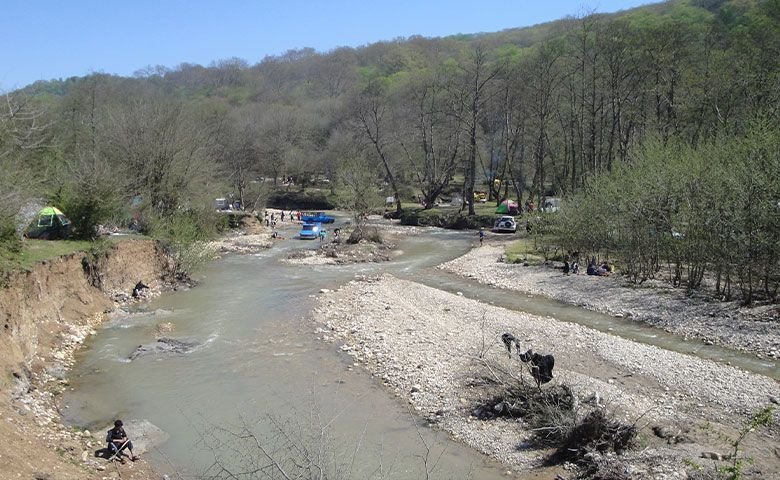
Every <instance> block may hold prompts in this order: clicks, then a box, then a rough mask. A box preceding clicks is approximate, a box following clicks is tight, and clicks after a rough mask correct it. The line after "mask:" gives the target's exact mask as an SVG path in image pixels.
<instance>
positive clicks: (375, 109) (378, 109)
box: [354, 79, 401, 214]
mask: <svg viewBox="0 0 780 480" xmlns="http://www.w3.org/2000/svg"><path fill="white" fill-rule="evenodd" d="M389 117H390V106H389V104H388V100H387V98H386V97H385V95H384V92H383V87H382V85H381V82H380V81H379V79H372V80H370V81H369V84H368V85H367V87H366V88H365V89H364V90H363V92H362V93H361V94H360V95H359V96H358V98H357V101H356V103H355V106H354V118H355V122H356V126H357V128H358V129H359V130H361V131H362V132H363V133H364V134H365V135H366V138H368V140H369V141H370V142H371V145H372V146H373V149H374V151H375V152H376V154H377V157H378V158H379V160H380V161H381V162H382V166H383V167H384V171H385V176H386V178H387V181H388V182H389V183H390V188H392V190H393V197H394V199H395V208H396V214H400V213H401V196H400V195H399V192H398V185H397V182H396V178H395V175H394V174H393V168H392V166H391V159H390V155H389V152H390V143H391V139H390V135H389V132H388V130H389V126H388V123H389V121H390V118H389Z"/></svg>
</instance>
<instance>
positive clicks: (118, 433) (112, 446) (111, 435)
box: [106, 420, 138, 463]
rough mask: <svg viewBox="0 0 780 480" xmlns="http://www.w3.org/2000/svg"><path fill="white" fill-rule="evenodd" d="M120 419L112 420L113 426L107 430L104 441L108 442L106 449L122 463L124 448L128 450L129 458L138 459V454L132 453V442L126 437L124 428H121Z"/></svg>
mask: <svg viewBox="0 0 780 480" xmlns="http://www.w3.org/2000/svg"><path fill="white" fill-rule="evenodd" d="M122 425H123V424H122V420H117V421H115V422H114V428H112V429H111V430H109V431H108V433H107V434H106V442H107V443H108V449H109V451H111V452H112V453H114V454H115V455H116V456H117V457H118V458H119V461H120V462H122V463H124V459H122V455H125V456H127V454H126V453H124V451H125V450H128V451H130V455H129V457H130V460H132V461H134V462H135V461H136V460H138V456H137V455H134V454H133V442H131V441H130V439H129V438H127V433H125V429H124V428H122Z"/></svg>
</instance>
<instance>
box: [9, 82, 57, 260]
mask: <svg viewBox="0 0 780 480" xmlns="http://www.w3.org/2000/svg"><path fill="white" fill-rule="evenodd" d="M50 126H51V124H50V123H49V122H48V121H46V120H45V112H44V110H43V109H42V108H41V107H40V106H38V105H36V104H35V103H34V102H33V99H31V98H30V97H27V96H25V95H22V94H19V93H15V94H11V93H6V94H5V95H4V96H3V98H2V107H0V244H2V245H3V246H5V247H11V248H12V249H17V248H18V247H19V239H18V237H17V235H16V222H15V219H16V215H17V213H18V212H19V209H20V207H21V205H22V204H23V203H24V201H26V200H27V199H28V198H29V197H30V196H31V195H32V193H33V192H36V191H39V190H40V188H41V187H42V180H41V176H40V175H39V174H38V175H36V173H39V172H33V171H31V170H30V169H29V168H28V167H29V165H30V164H31V162H30V161H29V160H30V159H31V158H32V156H33V155H36V154H38V153H40V152H41V151H42V150H44V149H45V148H46V147H47V142H48V141H49V140H50V137H49V133H48V130H49V128H50ZM0 253H2V252H0Z"/></svg>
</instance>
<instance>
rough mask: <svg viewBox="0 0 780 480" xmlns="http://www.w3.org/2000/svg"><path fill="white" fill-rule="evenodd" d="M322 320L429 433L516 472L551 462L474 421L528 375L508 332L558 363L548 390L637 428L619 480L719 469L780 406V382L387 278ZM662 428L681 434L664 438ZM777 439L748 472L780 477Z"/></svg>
mask: <svg viewBox="0 0 780 480" xmlns="http://www.w3.org/2000/svg"><path fill="white" fill-rule="evenodd" d="M317 318H318V319H319V320H321V321H322V322H324V324H325V326H326V328H324V329H322V330H321V331H320V333H321V336H322V338H323V339H325V340H330V341H338V342H343V344H344V345H343V346H342V350H344V351H345V352H347V353H348V354H349V355H352V356H353V357H354V358H355V360H356V361H357V362H360V363H362V364H363V365H365V367H366V368H367V369H368V370H369V371H370V372H371V373H372V374H374V375H375V376H376V377H377V378H378V379H379V380H381V381H382V383H383V384H384V385H385V386H386V387H387V388H388V389H389V390H390V391H391V392H394V393H395V394H396V395H397V396H399V397H402V398H403V399H405V400H406V401H408V402H409V403H410V404H411V405H412V406H413V408H414V409H415V410H416V411H417V412H418V413H419V414H420V415H421V416H423V417H425V418H427V419H428V420H429V422H430V423H431V424H435V425H438V427H440V428H443V429H444V430H446V431H448V432H450V433H451V434H452V435H453V436H454V437H456V438H459V439H461V440H462V441H464V442H465V443H467V444H469V445H472V446H473V447H475V448H477V449H479V450H481V451H483V452H485V453H487V454H488V455H491V456H493V457H494V458H497V459H499V460H501V461H502V462H504V463H506V464H507V465H509V466H511V467H512V470H513V471H518V470H519V471H521V472H528V471H530V470H534V469H537V468H539V466H540V465H541V464H542V463H543V458H544V456H545V455H546V454H548V453H549V452H547V451H544V450H540V449H536V448H533V447H532V446H531V444H530V443H529V439H530V438H531V435H532V432H531V431H530V429H529V427H528V426H527V425H526V424H525V423H524V421H523V420H522V419H521V418H511V417H502V418H495V419H491V420H480V419H478V418H477V417H478V415H477V414H475V411H478V410H479V409H480V408H485V407H487V408H492V407H493V405H492V404H491V403H490V402H491V401H492V400H491V399H492V395H494V393H495V388H494V384H495V381H494V379H495V373H496V372H501V371H504V372H514V374H516V375H517V374H519V372H520V370H521V367H520V365H519V364H518V363H517V361H516V360H515V359H512V360H510V359H508V358H507V355H506V350H505V349H504V346H503V345H502V344H501V341H500V336H501V334H502V333H504V332H511V333H513V334H514V335H515V336H516V337H517V338H518V339H519V340H520V342H521V343H522V344H523V345H527V346H528V348H533V349H534V350H535V351H539V352H542V353H551V354H554V355H555V358H556V367H555V377H556V378H555V379H554V380H553V383H552V384H549V385H548V386H546V387H545V388H549V387H550V386H551V385H555V384H566V385H568V386H570V387H571V388H572V390H573V392H574V394H575V395H576V396H577V397H578V399H579V401H580V402H581V405H582V406H583V408H585V409H593V408H599V409H605V410H607V411H609V412H612V413H614V414H615V415H616V416H617V417H618V418H622V419H624V420H625V421H626V422H628V423H636V425H637V426H638V427H640V442H641V444H642V446H643V447H644V448H643V449H639V450H636V451H634V452H632V453H629V454H627V455H626V456H624V457H621V458H620V460H619V461H620V462H622V463H621V464H620V467H619V468H621V469H622V470H621V472H623V473H626V474H627V475H628V476H627V477H616V478H637V479H641V478H654V479H657V478H686V477H687V474H686V468H689V467H690V465H689V464H686V461H689V462H695V463H700V464H705V463H706V464H708V465H710V464H713V463H714V462H713V460H711V459H703V458H702V456H703V455H727V454H728V453H729V451H730V450H731V448H732V447H730V443H729V439H730V438H735V435H736V433H737V432H738V430H739V429H741V428H743V427H744V425H745V424H746V422H748V418H749V416H750V415H751V413H752V412H754V411H756V409H758V408H760V407H762V406H766V405H769V404H771V402H773V401H775V402H776V401H777V397H776V396H777V395H778V383H777V382H776V381H774V380H772V379H769V378H766V377H763V376H760V375H755V374H751V373H747V372H744V371H742V370H740V369H738V368H734V367H730V366H726V365H721V364H718V363H715V362H711V361H708V360H702V359H699V358H696V357H692V356H689V355H683V354H679V353H675V352H671V351H666V350H663V349H660V348H657V347H653V346H648V345H643V344H639V343H636V342H632V341H630V340H626V339H623V338H620V337H616V336H612V335H609V334H605V333H601V332H598V331H595V330H592V329H589V328H587V327H583V326H579V325H572V324H569V323H564V322H560V321H556V320H554V319H552V318H544V317H539V316H534V315H529V314H523V313H518V312H513V311H510V310H506V309H503V308H498V307H493V306H490V305H486V304H484V303H481V302H478V301H475V300H470V299H466V298H464V297H462V296H458V295H454V294H450V293H447V292H443V291H440V290H437V289H433V288H429V287H426V286H423V285H420V284H417V283H413V282H409V281H404V280H399V279H397V278H394V277H392V276H389V275H384V276H381V277H377V278H366V279H362V280H356V281H353V282H351V283H349V284H348V285H346V286H344V287H342V288H340V289H339V290H337V291H334V292H325V293H324V294H323V295H322V296H321V297H320V299H319V306H318V308H317ZM488 365H492V367H491V368H488ZM504 378H505V380H507V381H511V380H509V379H507V378H506V377H504ZM776 417H777V415H776ZM653 427H656V428H659V429H662V430H661V431H664V432H673V434H672V435H671V436H670V437H669V438H666V439H661V438H658V437H656V436H655V435H654V433H653ZM777 434H778V431H777V429H776V428H775V429H774V430H772V431H770V432H766V431H762V432H756V433H755V434H753V435H751V436H749V437H748V439H747V440H746V442H745V446H746V451H745V453H744V455H746V456H749V457H752V458H754V459H756V462H755V463H754V464H753V465H751V466H749V467H747V470H748V472H747V473H748V476H749V477H750V478H762V479H763V478H780V449H779V448H778V447H779V446H780V445H779V444H778V441H777ZM773 435H774V436H773ZM667 442H672V443H674V444H668V443H667ZM605 461H611V460H609V459H606V460H605ZM720 465H721V466H723V465H725V463H723V461H721V462H720ZM560 473H561V474H562V475H563V478H572V476H571V475H573V474H570V473H567V472H563V471H562V472H560ZM551 478H552V477H551ZM610 478H611V477H610Z"/></svg>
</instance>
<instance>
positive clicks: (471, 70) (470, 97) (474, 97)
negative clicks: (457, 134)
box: [451, 43, 503, 215]
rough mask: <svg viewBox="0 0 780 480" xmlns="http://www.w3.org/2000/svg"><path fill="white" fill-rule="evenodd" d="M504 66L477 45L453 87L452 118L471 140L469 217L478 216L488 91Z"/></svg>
mask: <svg viewBox="0 0 780 480" xmlns="http://www.w3.org/2000/svg"><path fill="white" fill-rule="evenodd" d="M502 68H503V65H502V64H500V63H498V64H496V63H494V62H492V61H491V59H490V58H489V56H488V51H487V48H486V47H485V46H484V45H482V44H480V43H477V44H475V45H474V46H473V47H472V48H471V49H470V50H469V52H468V54H467V56H466V58H465V59H464V60H463V61H461V62H458V63H457V73H456V72H453V74H455V75H456V77H455V80H454V83H453V84H452V85H451V89H452V93H453V94H454V98H455V102H454V104H455V107H454V109H453V110H452V111H451V114H452V115H455V116H456V117H458V118H459V119H460V121H461V123H462V125H463V126H464V128H465V130H466V132H467V137H468V157H467V159H466V165H465V185H464V201H467V202H468V205H469V215H474V214H475V211H474V185H475V184H476V175H477V133H478V128H479V123H480V121H481V120H482V117H483V115H484V113H485V112H484V107H485V105H486V103H487V102H488V101H489V100H490V94H491V93H490V92H489V91H488V87H489V86H491V82H493V80H494V79H495V78H496V77H497V76H498V75H499V73H500V72H501V70H502Z"/></svg>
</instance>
